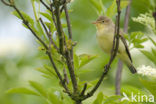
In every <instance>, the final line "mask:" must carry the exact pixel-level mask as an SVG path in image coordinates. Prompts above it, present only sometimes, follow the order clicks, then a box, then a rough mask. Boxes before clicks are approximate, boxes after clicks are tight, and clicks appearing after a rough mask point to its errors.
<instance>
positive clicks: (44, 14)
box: [40, 12, 53, 23]
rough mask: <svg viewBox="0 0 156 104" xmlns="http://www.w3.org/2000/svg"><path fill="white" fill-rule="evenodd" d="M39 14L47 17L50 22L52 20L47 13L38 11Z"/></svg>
mask: <svg viewBox="0 0 156 104" xmlns="http://www.w3.org/2000/svg"><path fill="white" fill-rule="evenodd" d="M40 14H41V15H42V16H44V17H45V18H47V19H48V20H49V21H50V22H51V23H52V22H53V20H52V17H51V16H50V15H49V14H48V13H44V12H40Z"/></svg>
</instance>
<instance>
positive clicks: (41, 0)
mask: <svg viewBox="0 0 156 104" xmlns="http://www.w3.org/2000/svg"><path fill="white" fill-rule="evenodd" d="M40 2H41V3H42V4H43V5H44V6H45V7H46V8H47V9H48V10H50V11H51V9H50V7H48V5H47V4H46V3H45V2H43V0H40Z"/></svg>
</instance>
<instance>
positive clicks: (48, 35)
mask: <svg viewBox="0 0 156 104" xmlns="http://www.w3.org/2000/svg"><path fill="white" fill-rule="evenodd" d="M39 21H40V22H41V24H42V26H43V28H44V31H45V32H46V35H47V37H48V38H49V42H50V44H49V51H51V44H52V45H53V46H54V48H55V49H56V50H58V48H57V46H56V44H55V43H54V42H53V40H52V37H51V33H49V32H48V30H47V28H46V26H45V24H44V22H43V20H42V18H39ZM49 30H50V29H49Z"/></svg>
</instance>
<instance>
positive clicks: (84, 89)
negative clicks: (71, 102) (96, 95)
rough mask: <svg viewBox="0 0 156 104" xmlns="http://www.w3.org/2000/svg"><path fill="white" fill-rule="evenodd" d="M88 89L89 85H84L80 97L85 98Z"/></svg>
mask: <svg viewBox="0 0 156 104" xmlns="http://www.w3.org/2000/svg"><path fill="white" fill-rule="evenodd" d="M86 89H87V83H85V84H84V87H83V90H82V92H81V93H80V96H84V95H85V91H86Z"/></svg>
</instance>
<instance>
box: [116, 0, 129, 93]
mask: <svg viewBox="0 0 156 104" xmlns="http://www.w3.org/2000/svg"><path fill="white" fill-rule="evenodd" d="M131 2H132V0H130V2H129V5H128V6H127V8H126V13H125V21H124V32H125V33H127V32H128V23H129V16H130V5H131ZM122 68H123V63H122V61H121V60H119V62H118V68H117V72H116V84H115V87H116V95H120V89H121V88H120V83H121V75H122Z"/></svg>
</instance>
